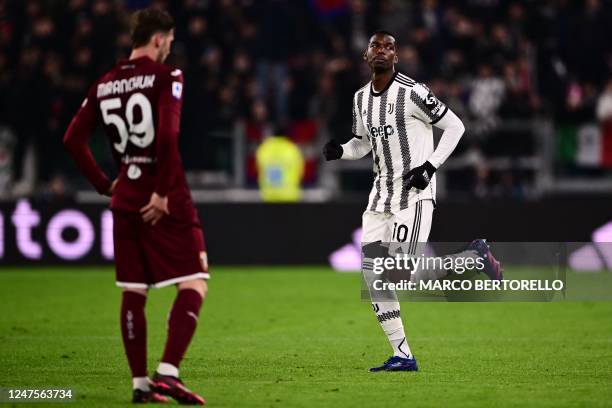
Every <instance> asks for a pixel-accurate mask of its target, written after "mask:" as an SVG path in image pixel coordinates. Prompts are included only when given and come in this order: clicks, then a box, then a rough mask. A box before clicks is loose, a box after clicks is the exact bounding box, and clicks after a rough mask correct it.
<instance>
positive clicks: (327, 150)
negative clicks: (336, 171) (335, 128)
mask: <svg viewBox="0 0 612 408" xmlns="http://www.w3.org/2000/svg"><path fill="white" fill-rule="evenodd" d="M343 152H344V149H342V145H341V144H340V143H338V142H336V141H335V140H333V139H332V140H330V141H329V142H327V144H326V145H325V147H323V156H325V160H327V161H330V160H338V159H339V158H341V157H342V153H343Z"/></svg>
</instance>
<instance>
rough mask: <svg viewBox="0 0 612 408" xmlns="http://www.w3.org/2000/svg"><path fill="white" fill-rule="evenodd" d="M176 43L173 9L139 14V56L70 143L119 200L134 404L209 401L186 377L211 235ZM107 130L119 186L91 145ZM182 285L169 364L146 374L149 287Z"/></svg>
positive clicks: (98, 88)
mask: <svg viewBox="0 0 612 408" xmlns="http://www.w3.org/2000/svg"><path fill="white" fill-rule="evenodd" d="M173 39H174V20H173V18H172V17H171V16H170V15H169V14H167V13H166V12H164V11H161V10H158V9H154V8H149V9H145V10H141V11H138V12H136V13H135V14H134V16H133V21H132V42H133V50H132V53H131V55H130V58H129V59H127V60H123V61H119V63H118V64H117V65H116V66H115V67H114V68H113V69H112V70H110V71H109V72H107V73H106V74H105V75H103V76H102V77H101V78H100V79H98V80H97V81H96V82H95V83H94V84H93V85H92V87H91V88H90V89H89V92H88V94H87V97H86V98H85V100H84V101H83V104H82V106H81V108H80V110H79V111H78V113H77V114H76V116H75V117H74V119H73V120H72V122H71V124H70V126H69V128H68V130H67V131H66V134H65V136H64V145H65V146H66V148H67V150H68V152H69V153H70V155H71V156H72V158H73V159H74V160H75V161H76V163H77V166H78V167H79V169H80V170H81V172H82V173H83V174H84V175H85V176H86V177H87V179H88V180H89V181H90V182H91V184H92V185H93V186H94V187H95V188H96V190H97V191H98V192H99V193H101V194H104V195H108V196H110V197H111V204H110V208H111V210H112V212H113V222H114V225H113V235H114V248H115V264H116V280H117V286H119V287H121V288H123V298H122V304H121V334H122V337H123V344H124V346H125V352H126V354H127V359H128V363H129V366H130V369H131V371H132V378H133V388H134V393H133V401H134V402H165V401H167V398H166V397H165V396H164V395H168V396H171V397H173V398H174V399H176V400H177V401H178V402H180V403H183V404H199V405H203V404H204V399H203V398H202V397H200V396H199V395H197V394H195V393H193V392H192V391H190V390H189V389H187V388H186V387H185V386H184V385H183V383H182V382H181V380H180V379H179V371H178V367H179V363H180V361H181V360H182V358H183V356H184V354H185V351H186V350H187V347H188V345H189V342H190V341H191V338H192V337H193V334H194V332H195V329H196V324H197V320H198V315H199V311H200V307H201V305H202V301H203V299H204V297H205V296H206V292H207V284H206V280H207V279H208V277H209V274H208V265H207V256H206V251H205V246H204V236H203V232H202V227H201V225H200V221H199V218H198V214H197V211H196V209H195V208H194V206H193V203H192V200H191V194H190V191H189V188H188V186H187V182H186V179H185V175H184V171H183V165H182V162H181V158H180V155H179V151H178V136H179V124H180V118H181V106H182V96H183V74H182V72H181V71H180V70H179V69H175V68H172V67H169V66H166V65H164V64H163V62H164V61H165V59H166V58H167V57H168V54H169V53H170V47H171V44H172V41H173ZM98 125H102V126H103V128H104V131H105V133H106V135H107V136H108V139H109V142H110V147H111V150H112V151H113V155H114V157H115V161H116V163H117V165H118V167H119V175H118V177H117V178H116V179H115V180H113V181H111V180H109V178H108V177H107V175H106V174H104V172H103V171H102V169H101V168H100V167H99V166H98V164H97V163H96V162H95V160H94V158H93V155H92V153H91V151H90V150H89V147H88V141H89V138H90V137H91V134H92V132H93V130H94V129H95V128H96V126H98ZM169 285H175V286H176V287H177V296H176V300H175V302H174V305H173V306H172V310H171V311H170V314H169V318H168V338H167V341H166V346H165V350H164V354H163V356H162V359H161V362H160V364H159V366H158V368H157V370H156V372H155V374H154V375H153V377H152V378H151V379H149V378H148V376H147V343H146V321H145V311H144V307H145V302H146V299H147V290H148V289H149V288H151V287H155V288H160V287H164V286H169Z"/></svg>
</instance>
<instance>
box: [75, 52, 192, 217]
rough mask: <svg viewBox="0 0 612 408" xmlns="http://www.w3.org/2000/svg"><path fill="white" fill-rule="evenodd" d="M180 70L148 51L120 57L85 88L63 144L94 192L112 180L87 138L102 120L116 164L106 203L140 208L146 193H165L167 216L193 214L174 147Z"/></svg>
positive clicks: (178, 121) (104, 190)
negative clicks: (116, 172) (147, 54)
mask: <svg viewBox="0 0 612 408" xmlns="http://www.w3.org/2000/svg"><path fill="white" fill-rule="evenodd" d="M182 91H183V75H182V73H181V71H180V70H178V69H174V68H171V67H169V66H166V65H163V64H159V63H157V62H154V61H153V60H151V59H149V58H148V57H142V58H137V59H133V60H123V61H120V62H119V63H118V64H117V65H116V66H115V68H113V69H112V70H111V71H109V72H108V73H106V74H105V75H104V76H102V77H101V78H100V79H98V81H96V82H95V83H94V84H93V86H92V87H91V88H90V89H89V93H88V95H87V98H86V99H85V100H84V101H83V104H82V106H81V108H80V110H79V112H78V113H77V115H76V116H75V117H74V119H73V120H72V122H71V124H70V126H69V127H68V130H67V131H66V135H65V136H64V144H65V145H66V147H67V149H68V151H69V152H70V154H71V155H72V157H73V158H74V159H75V161H76V163H77V165H78V167H79V168H80V170H81V171H82V172H83V173H84V174H85V176H86V177H87V179H88V180H89V181H90V182H91V183H92V184H93V185H94V187H95V188H96V190H98V192H100V193H102V194H105V193H107V192H108V191H109V189H110V186H111V182H110V181H109V179H108V177H107V176H106V175H105V174H104V172H102V170H101V169H100V167H99V166H98V165H97V164H96V162H95V160H94V158H93V156H92V154H91V151H90V150H89V148H88V146H87V143H88V141H89V138H90V137H91V134H92V131H93V130H94V128H95V127H96V126H97V125H98V124H102V125H103V126H104V130H105V133H106V135H107V136H108V138H109V141H110V146H111V149H112V151H113V155H114V157H115V160H116V162H117V164H118V166H119V168H120V170H119V176H118V182H117V186H116V188H115V190H114V192H113V196H112V201H111V208H112V209H118V210H127V211H139V210H140V208H142V207H143V206H144V205H146V204H147V203H148V202H149V199H150V198H151V194H152V193H153V192H156V193H157V194H159V195H160V196H168V206H169V211H170V215H171V216H176V217H179V218H182V219H184V218H185V217H188V218H191V219H193V220H194V221H196V220H197V216H196V215H195V210H194V208H193V204H192V202H191V196H190V193H189V188H188V186H187V182H186V180H185V175H184V171H183V165H182V162H181V158H180V155H179V152H178V134H179V125H180V116H181V106H182Z"/></svg>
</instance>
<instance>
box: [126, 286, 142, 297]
mask: <svg viewBox="0 0 612 408" xmlns="http://www.w3.org/2000/svg"><path fill="white" fill-rule="evenodd" d="M123 292H124V293H125V292H134V293H138V294H139V295H142V296H147V289H145V288H123Z"/></svg>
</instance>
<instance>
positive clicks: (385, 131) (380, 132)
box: [370, 125, 395, 140]
mask: <svg viewBox="0 0 612 408" xmlns="http://www.w3.org/2000/svg"><path fill="white" fill-rule="evenodd" d="M394 133H395V129H393V126H391V125H380V126H372V127H370V135H372V137H383V138H385V140H387V139H388V138H389V136H392V135H393V134H394Z"/></svg>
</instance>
